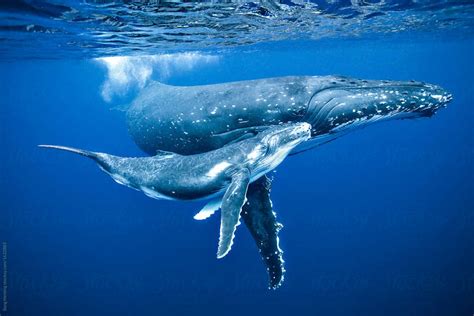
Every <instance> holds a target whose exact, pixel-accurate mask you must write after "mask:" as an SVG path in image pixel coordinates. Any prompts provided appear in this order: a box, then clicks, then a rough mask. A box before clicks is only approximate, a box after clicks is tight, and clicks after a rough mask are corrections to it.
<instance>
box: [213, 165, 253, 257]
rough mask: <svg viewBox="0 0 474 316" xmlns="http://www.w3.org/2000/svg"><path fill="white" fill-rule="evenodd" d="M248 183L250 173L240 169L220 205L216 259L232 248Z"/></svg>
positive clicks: (233, 177)
mask: <svg viewBox="0 0 474 316" xmlns="http://www.w3.org/2000/svg"><path fill="white" fill-rule="evenodd" d="M249 182H250V171H249V170H248V169H242V170H239V171H238V172H236V173H235V174H234V175H233V176H232V182H231V183H230V185H229V187H228V188H227V190H226V192H225V194H224V197H223V198H222V205H221V228H220V236H219V247H218V249H217V258H219V259H220V258H222V257H224V256H225V255H226V254H227V253H228V252H229V251H230V249H231V248H232V243H233V241H234V234H235V230H236V228H237V226H238V225H239V224H240V222H239V219H240V211H241V210H242V206H243V205H244V203H245V195H246V194H247V188H248V186H249Z"/></svg>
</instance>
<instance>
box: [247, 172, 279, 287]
mask: <svg viewBox="0 0 474 316" xmlns="http://www.w3.org/2000/svg"><path fill="white" fill-rule="evenodd" d="M270 189H271V181H270V179H268V177H267V176H263V177H261V178H260V179H258V180H257V181H255V182H253V183H252V184H251V185H250V186H249V189H248V192H247V202H246V203H245V204H244V206H243V208H242V218H243V220H244V223H245V225H246V226H247V228H248V230H249V231H250V233H251V234H252V237H253V239H254V240H255V243H256V244H257V247H258V250H259V252H260V256H261V257H262V259H263V262H264V263H265V265H266V267H267V272H268V277H269V287H270V288H271V289H276V288H278V287H279V286H280V285H281V284H282V282H283V278H284V273H285V268H284V261H283V251H282V250H281V249H280V246H279V239H278V232H279V231H280V229H281V227H283V226H282V225H281V224H280V223H278V222H277V220H276V215H275V212H274V211H273V206H272V201H271V200H270Z"/></svg>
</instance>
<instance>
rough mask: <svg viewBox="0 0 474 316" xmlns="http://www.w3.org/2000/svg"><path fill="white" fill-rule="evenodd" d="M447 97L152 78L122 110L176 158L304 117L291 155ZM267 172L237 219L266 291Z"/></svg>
mask: <svg viewBox="0 0 474 316" xmlns="http://www.w3.org/2000/svg"><path fill="white" fill-rule="evenodd" d="M450 100H451V94H449V93H448V92H446V91H445V90H444V89H443V88H441V87H439V86H437V85H432V84H428V83H422V82H416V81H386V80H363V79H354V78H348V77H341V76H321V77H319V76H300V77H297V76H291V77H279V78H266V79H258V80H249V81H238V82H230V83H221V84H213V85H202V86H170V85H165V84H161V83H158V82H153V83H151V84H149V85H148V86H147V87H145V88H144V89H143V90H142V91H141V92H140V94H139V95H138V96H137V98H136V99H135V100H134V101H133V102H132V104H131V106H130V107H129V108H128V110H127V124H128V129H129V133H130V135H131V136H132V138H133V140H134V141H135V143H136V144H137V145H138V146H139V147H140V148H141V149H142V150H143V151H145V152H146V153H148V154H151V155H154V154H155V152H156V151H157V150H169V151H173V152H177V153H180V154H183V155H190V154H196V153H202V152H206V151H210V150H214V149H216V148H221V147H222V146H225V145H226V144H228V143H231V142H234V141H237V140H242V139H245V138H247V137H251V136H253V135H255V134H257V133H258V132H259V131H261V130H262V129H264V128H265V127H267V126H270V125H278V124H283V123H289V122H307V123H310V124H311V125H312V130H311V140H310V141H306V142H304V143H303V144H302V145H300V146H299V147H297V148H295V149H294V150H293V153H297V152H301V151H304V150H306V149H309V148H312V147H315V146H318V145H320V144H323V143H326V142H329V141H331V140H334V139H336V138H337V137H340V136H342V135H344V134H347V133H348V132H350V131H353V130H356V129H358V128H361V127H365V126H367V125H370V124H372V123H376V122H381V121H387V120H395V119H410V118H418V117H431V116H432V115H433V114H435V113H436V111H437V110H438V109H440V108H442V107H444V106H446V105H447V103H449V102H450ZM270 189H271V183H270V181H269V179H268V178H266V176H263V177H261V178H260V179H259V180H257V181H255V182H253V183H252V184H251V185H250V186H249V188H248V192H247V202H246V203H245V204H244V206H243V209H242V218H243V220H244V223H245V225H246V226H247V228H248V229H249V230H250V232H251V234H252V236H253V238H254V239H255V242H256V245H257V247H258V249H259V251H260V254H261V257H262V259H263V261H264V263H265V264H266V266H267V271H268V273H269V277H270V288H276V287H278V286H279V285H280V284H281V282H282V281H283V274H284V271H285V270H284V266H283V263H284V262H283V258H282V251H281V249H280V248H279V247H278V231H279V229H280V227H281V224H279V223H278V222H277V221H276V216H275V212H274V211H273V207H272V202H271V200H270Z"/></svg>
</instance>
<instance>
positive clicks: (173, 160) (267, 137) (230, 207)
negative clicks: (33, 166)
mask: <svg viewBox="0 0 474 316" xmlns="http://www.w3.org/2000/svg"><path fill="white" fill-rule="evenodd" d="M310 130H311V126H310V125H309V124H308V123H293V124H285V125H281V126H274V127H271V128H268V129H266V130H265V131H262V132H261V133H259V134H258V135H257V136H255V137H252V138H249V139H245V140H242V141H239V142H235V143H233V144H229V145H227V146H224V147H222V148H219V149H216V150H213V151H210V152H207V153H202V154H195V155H189V156H183V155H179V154H175V153H172V152H164V151H161V152H157V153H156V155H155V156H153V157H141V158H124V157H118V156H113V155H109V154H105V153H97V152H91V151H87V150H81V149H76V148H71V147H64V146H55V145H39V146H40V147H44V148H53V149H60V150H66V151H69V152H73V153H76V154H80V155H82V156H85V157H88V158H90V159H92V160H94V161H95V162H96V163H97V164H98V165H99V167H100V168H101V169H102V170H103V171H105V172H106V173H107V174H109V175H110V176H111V177H112V178H113V179H114V180H115V181H116V182H117V183H119V184H122V185H125V186H128V187H130V188H133V189H136V190H140V191H142V192H143V193H145V194H146V195H147V196H149V197H152V198H156V199H171V200H196V199H203V198H213V199H212V200H211V201H210V202H209V203H208V204H207V205H206V206H205V207H204V208H203V209H202V210H201V211H200V212H199V213H198V214H197V215H196V216H195V218H196V219H204V218H207V217H209V216H210V215H212V213H213V212H215V211H216V210H217V209H219V208H220V209H221V227H220V236H219V247H218V251H217V257H218V258H222V257H224V256H225V255H226V254H227V253H228V252H229V251H230V249H231V247H232V243H233V239H234V233H235V230H236V228H237V225H238V224H239V219H240V213H241V209H242V206H243V204H244V203H245V200H246V194H247V187H248V185H249V183H251V182H254V181H255V180H257V179H259V178H260V177H262V176H263V175H264V174H265V173H267V172H269V171H271V170H273V169H274V168H276V167H277V166H278V165H279V164H280V163H281V162H282V161H283V160H284V159H285V157H286V156H287V155H288V154H289V152H290V151H291V150H292V149H293V148H294V147H296V146H297V145H299V144H300V143H301V142H303V141H305V140H307V139H309V137H310Z"/></svg>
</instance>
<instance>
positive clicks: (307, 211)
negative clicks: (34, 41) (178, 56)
mask: <svg viewBox="0 0 474 316" xmlns="http://www.w3.org/2000/svg"><path fill="white" fill-rule="evenodd" d="M221 54H222V56H221V58H220V61H219V62H218V63H216V64H213V65H209V66H206V67H199V68H198V69H196V71H192V72H186V73H181V74H180V73H175V74H173V76H171V77H169V78H168V79H167V82H170V83H174V84H201V83H211V82H223V81H231V80H241V79H253V78H262V77H271V76H282V75H303V74H308V75H324V74H343V75H347V76H355V77H361V78H366V79H401V80H407V79H416V80H422V81H427V82H430V83H436V84H440V85H442V86H443V87H445V88H446V89H448V90H450V91H451V92H452V93H453V95H454V101H453V102H452V103H451V104H450V106H449V107H448V108H447V109H445V110H442V111H440V112H439V113H438V115H435V116H434V117H433V118H431V119H419V120H404V121H393V122H386V123H383V124H380V125H376V126H371V127H368V128H366V129H364V130H362V131H358V132H355V133H353V134H350V135H348V136H345V137H343V138H341V139H339V140H337V141H335V142H333V143H330V144H327V145H324V146H322V147H320V148H318V149H316V150H313V151H310V152H306V153H304V154H301V155H297V156H293V157H291V158H289V159H287V160H286V161H285V162H284V163H283V164H282V165H281V166H280V167H279V168H278V169H277V172H276V174H275V181H274V187H273V192H272V194H273V202H274V206H275V209H276V210H277V212H278V216H279V220H280V221H281V222H282V223H283V224H284V225H285V227H284V229H283V230H282V232H281V245H282V248H283V249H284V250H285V260H286V268H287V274H286V281H285V283H284V285H283V287H282V288H281V289H279V290H277V291H269V290H267V288H266V287H267V276H266V273H265V268H264V266H263V264H262V262H261V260H260V258H259V255H258V252H257V250H256V247H255V245H254V243H253V240H252V239H251V237H250V235H249V233H248V232H247V231H246V229H245V227H244V226H240V227H239V229H238V233H237V237H236V242H235V244H234V247H233V249H232V252H231V253H230V254H229V255H228V256H227V257H226V258H224V259H223V260H217V259H216V258H215V253H216V249H217V237H218V225H219V216H214V217H212V218H210V219H209V220H208V221H205V222H196V221H194V220H193V218H192V217H193V215H194V212H195V211H197V210H199V208H200V207H201V206H202V203H198V202H196V203H194V202H193V203H189V202H188V203H184V202H169V201H156V200H152V199H149V198H147V197H145V196H144V195H143V194H141V193H139V192H136V191H132V190H130V189H127V188H125V187H123V186H119V185H116V184H115V183H114V182H113V181H112V180H111V179H110V178H109V177H107V176H106V175H104V174H103V173H102V172H101V171H99V169H98V168H97V167H96V166H95V165H94V164H93V163H92V162H90V161H87V160H85V159H79V158H78V157H75V156H72V155H68V154H63V153H59V152H52V151H42V150H40V149H38V148H37V147H36V145H37V144H41V143H51V144H62V145H70V146H77V147H81V148H87V149H93V150H100V151H104V152H109V153H113V154H118V155H137V154H140V151H139V150H138V149H137V148H136V146H135V145H134V143H133V142H132V140H131V139H130V137H129V136H128V134H127V130H126V126H125V120H124V117H123V113H121V112H120V111H113V110H111V109H110V108H111V107H112V105H113V104H112V105H111V104H106V103H105V102H104V101H103V100H102V99H101V97H100V86H101V85H102V83H103V81H104V78H105V75H106V72H105V70H104V68H103V67H101V66H100V65H98V64H97V63H95V62H92V61H87V60H84V61H78V60H61V61H16V62H10V63H2V64H0V70H1V72H0V113H1V122H0V132H1V137H0V148H1V163H0V166H1V167H0V168H1V169H0V171H1V177H0V181H1V183H0V186H1V188H0V192H1V202H0V203H1V205H0V206H1V209H0V212H1V213H0V215H1V222H0V223H1V226H0V229H1V238H2V240H6V241H7V242H8V267H9V284H8V286H9V287H8V298H9V310H8V312H7V313H6V315H171V314H172V315H179V314H182V315H189V314H191V313H192V314H196V315H200V314H203V315H217V314H219V315H250V314H256V313H263V315H269V314H270V313H271V314H273V315H288V314H290V313H291V314H292V315H316V314H320V315H381V314H382V315H472V314H473V313H474V299H473V297H474V212H473V210H474V130H473V127H472V121H473V117H474V108H473V106H474V104H473V101H474V97H473V94H474V69H473V67H472V56H473V54H474V45H473V41H471V40H464V41H446V40H444V41H438V40H436V41H435V40H432V41H430V40H428V39H416V40H411V41H410V40H406V41H388V40H387V41H380V40H379V41H371V42H369V41H344V42H339V41H322V42H319V43H298V42H289V43H279V44H268V45H261V46H258V47H255V49H248V48H247V49H234V50H230V51H227V52H224V53H221ZM120 101H121V100H118V101H116V102H120ZM2 315H3V314H2Z"/></svg>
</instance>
